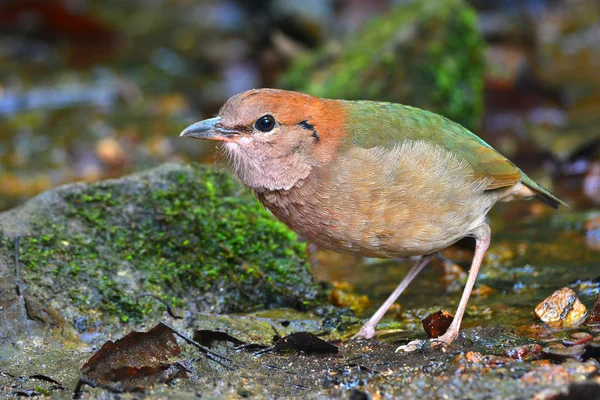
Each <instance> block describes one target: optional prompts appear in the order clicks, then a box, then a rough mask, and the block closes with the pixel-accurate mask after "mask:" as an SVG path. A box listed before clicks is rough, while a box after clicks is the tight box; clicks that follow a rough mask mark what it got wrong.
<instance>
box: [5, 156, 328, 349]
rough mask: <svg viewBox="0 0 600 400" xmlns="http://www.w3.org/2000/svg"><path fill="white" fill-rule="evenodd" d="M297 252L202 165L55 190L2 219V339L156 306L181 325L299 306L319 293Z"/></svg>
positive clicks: (90, 324)
mask: <svg viewBox="0 0 600 400" xmlns="http://www.w3.org/2000/svg"><path fill="white" fill-rule="evenodd" d="M305 253H306V251H305V246H304V244H302V243H300V242H298V241H297V239H296V235H295V234H294V233H293V232H291V231H289V230H288V229H287V228H286V227H285V226H284V225H283V224H281V223H279V222H278V221H276V220H275V219H274V218H273V217H272V216H270V215H269V214H268V213H267V212H266V211H265V210H264V209H263V208H262V206H260V205H259V204H258V202H257V201H256V200H255V199H254V198H253V197H252V195H251V194H250V193H249V192H247V191H246V190H245V189H243V188H242V187H241V186H240V185H238V184H237V183H235V182H234V181H233V180H232V179H231V178H230V177H229V176H228V175H227V174H225V173H223V172H217V171H215V170H214V169H212V168H209V167H202V166H186V165H176V164H166V165H163V166H161V167H158V168H155V169H152V170H149V171H146V172H142V173H140V174H135V175H131V176H129V177H125V178H122V179H119V180H113V181H105V182H101V183H95V184H90V185H86V184H73V185H68V186H64V187H61V188H58V189H55V190H51V191H49V192H46V193H44V194H42V195H40V196H38V197H36V198H35V199H32V200H31V201H29V202H28V203H26V204H25V205H23V206H22V207H19V208H17V209H14V210H10V211H7V212H4V213H2V214H0V279H1V280H0V305H1V307H0V332H1V336H0V343H10V342H13V341H15V340H17V339H19V338H23V337H28V336H31V335H34V336H35V332H34V331H35V330H36V329H44V327H53V328H60V329H61V330H67V331H71V332H78V333H79V334H83V335H85V334H93V333H94V332H97V331H99V330H104V329H106V327H108V326H111V327H113V328H114V329H115V332H123V331H122V330H121V328H127V327H126V326H122V325H123V324H124V323H134V324H135V323H143V322H145V321H155V320H156V319H158V318H160V317H161V316H163V315H166V313H165V310H166V307H165V305H163V303H165V304H168V305H170V306H173V307H175V309H176V310H177V311H176V312H177V313H179V314H181V316H182V317H184V318H185V319H187V320H189V319H190V318H194V317H196V316H197V315H198V314H199V313H202V312H212V313H223V312H242V311H250V310H253V309H264V308H267V309H268V308H275V307H290V308H296V309H308V308H311V307H313V306H315V305H316V304H317V303H318V300H319V299H321V296H322V292H321V289H320V287H319V286H318V285H317V284H316V281H315V280H314V278H313V276H312V274H311V272H310V267H309V265H308V263H307V262H306V254H305ZM144 294H146V295H147V294H151V295H152V296H154V297H151V296H145V297H141V298H138V296H139V295H144ZM161 301H162V302H161ZM130 328H131V326H129V329H130Z"/></svg>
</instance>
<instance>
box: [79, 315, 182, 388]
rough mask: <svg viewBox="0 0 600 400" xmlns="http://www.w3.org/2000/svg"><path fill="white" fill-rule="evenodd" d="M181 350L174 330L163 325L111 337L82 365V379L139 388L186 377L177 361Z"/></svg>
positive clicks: (89, 381)
mask: <svg viewBox="0 0 600 400" xmlns="http://www.w3.org/2000/svg"><path fill="white" fill-rule="evenodd" d="M180 353H181V349H180V348H179V345H178V344H177V340H176V339H175V336H174V335H173V333H172V332H171V331H170V330H169V328H167V327H166V326H165V325H163V324H159V325H156V326H155V327H154V328H152V329H151V330H149V331H148V332H136V331H133V332H130V333H129V334H127V336H125V337H124V338H122V339H119V340H117V341H116V342H113V341H111V340H109V341H108V342H106V343H104V345H103V346H102V348H100V350H98V351H97V352H96V354H94V355H93V356H92V357H91V358H90V359H89V360H88V362H86V363H85V364H84V365H83V367H82V368H81V372H82V380H83V381H84V382H86V383H91V384H93V385H99V386H103V387H106V388H108V389H111V390H113V391H134V390H135V391H139V390H144V389H146V388H149V387H152V386H154V385H155V384H156V383H164V382H166V381H169V380H171V379H174V378H176V377H182V378H187V374H186V372H185V369H184V368H183V367H182V366H181V365H180V364H175V363H174V360H175V358H176V357H177V356H178V355H179V354H180Z"/></svg>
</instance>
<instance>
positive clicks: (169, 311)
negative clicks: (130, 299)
mask: <svg viewBox="0 0 600 400" xmlns="http://www.w3.org/2000/svg"><path fill="white" fill-rule="evenodd" d="M142 297H152V298H153V299H156V300H158V301H160V302H161V303H162V304H163V305H164V306H165V307H167V314H169V315H170V316H171V317H173V318H175V319H183V317H180V316H179V315H177V314H175V311H173V308H172V307H171V305H170V304H169V303H167V302H166V301H165V300H163V299H161V298H160V297H158V296H157V295H155V294H153V293H140V294H138V295H137V296H136V297H135V301H136V302H137V301H138V300H139V299H141V298H142Z"/></svg>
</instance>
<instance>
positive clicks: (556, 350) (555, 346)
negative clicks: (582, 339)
mask: <svg viewBox="0 0 600 400" xmlns="http://www.w3.org/2000/svg"><path fill="white" fill-rule="evenodd" d="M542 353H543V354H544V355H545V356H546V357H548V358H550V359H552V360H556V361H563V360H565V359H567V358H576V359H580V358H581V356H582V355H583V353H585V345H583V344H578V345H575V346H565V345H564V344H562V343H551V344H550V345H549V346H548V347H544V350H542Z"/></svg>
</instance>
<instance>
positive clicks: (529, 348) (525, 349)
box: [502, 343, 543, 361]
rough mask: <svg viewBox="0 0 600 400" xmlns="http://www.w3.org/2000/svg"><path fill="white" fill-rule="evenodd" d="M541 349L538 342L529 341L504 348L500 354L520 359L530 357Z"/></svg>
mask: <svg viewBox="0 0 600 400" xmlns="http://www.w3.org/2000/svg"><path fill="white" fill-rule="evenodd" d="M542 349H543V348H542V346H540V345H539V344H536V343H531V344H525V345H523V346H518V347H513V348H510V349H506V350H504V351H503V352H502V355H505V356H507V357H510V358H514V359H515V360H519V361H522V360H525V359H531V358H532V357H534V356H536V355H538V354H539V353H540V352H541V351H542Z"/></svg>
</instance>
